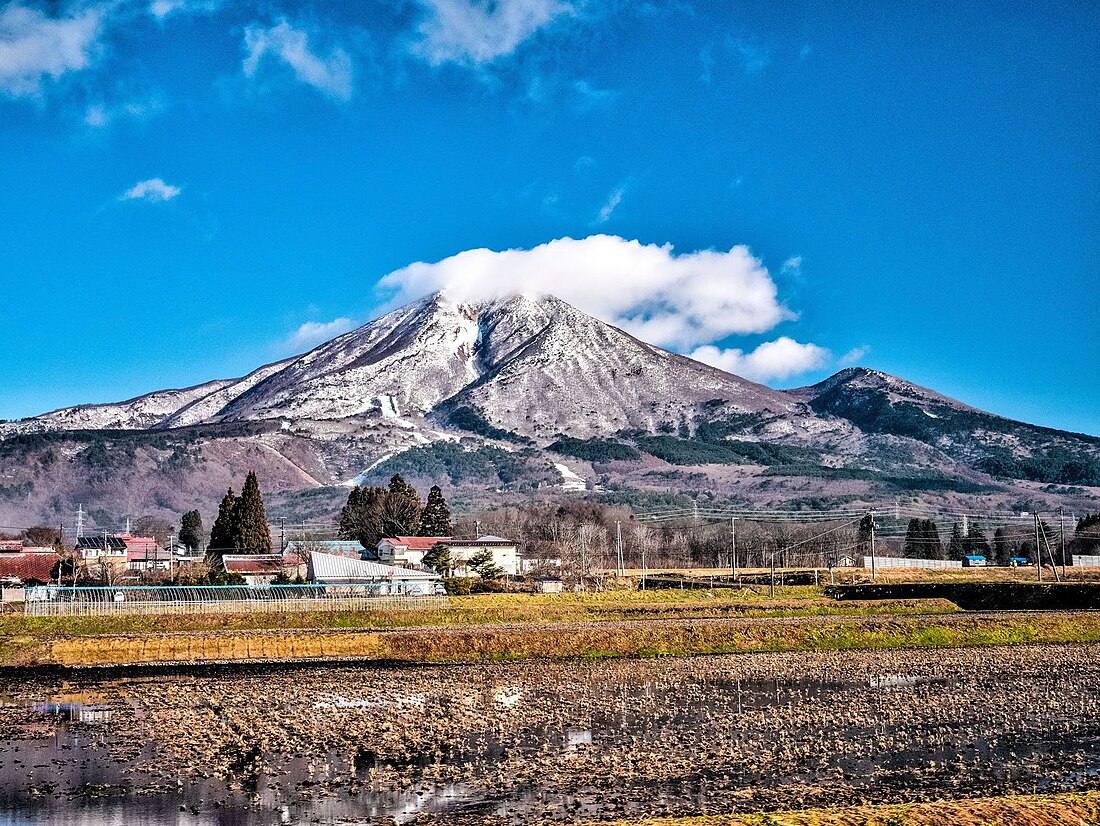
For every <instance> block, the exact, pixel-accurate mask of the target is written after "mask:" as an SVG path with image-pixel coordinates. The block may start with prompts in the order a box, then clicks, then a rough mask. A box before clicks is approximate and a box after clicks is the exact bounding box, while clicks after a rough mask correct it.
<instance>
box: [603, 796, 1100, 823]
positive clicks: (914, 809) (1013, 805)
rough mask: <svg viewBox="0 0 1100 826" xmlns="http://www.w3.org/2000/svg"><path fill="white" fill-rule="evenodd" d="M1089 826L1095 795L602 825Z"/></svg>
mask: <svg viewBox="0 0 1100 826" xmlns="http://www.w3.org/2000/svg"><path fill="white" fill-rule="evenodd" d="M628 824H629V826H1095V824H1100V793H1098V792H1081V793H1068V794H1053V795H1021V796H1011V797H979V798H974V799H972V800H946V801H938V802H935V803H902V804H893V805H880V806H850V807H844V808H838V809H804V810H801V811H790V812H767V813H756V814H728V815H709V816H707V815H704V816H700V817H680V818H672V817H670V818H663V817H659V818H646V819H644V820H620V821H613V822H608V823H605V824H602V826H628Z"/></svg>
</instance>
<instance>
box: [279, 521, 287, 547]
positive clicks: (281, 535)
mask: <svg viewBox="0 0 1100 826" xmlns="http://www.w3.org/2000/svg"><path fill="white" fill-rule="evenodd" d="M279 553H286V526H285V525H284V524H283V517H281V516H280V517H279Z"/></svg>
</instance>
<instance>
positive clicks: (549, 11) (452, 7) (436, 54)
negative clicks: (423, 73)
mask: <svg viewBox="0 0 1100 826" xmlns="http://www.w3.org/2000/svg"><path fill="white" fill-rule="evenodd" d="M418 2H419V3H420V5H421V6H422V7H423V8H424V10H425V16H424V18H423V20H421V22H420V25H419V26H418V27H417V32H418V34H419V35H420V37H419V39H418V40H417V41H415V42H414V43H413V45H412V51H413V53H414V54H415V55H417V56H418V57H420V58H422V59H424V60H426V61H427V62H428V63H429V64H431V65H432V66H441V65H443V64H445V63H456V64H459V65H465V66H473V67H477V66H484V65H487V64H489V63H492V62H493V61H495V60H498V59H500V58H502V57H505V56H507V55H510V54H512V53H513V52H515V51H516V50H517V49H518V48H519V47H520V45H521V44H523V43H524V42H525V41H526V40H528V39H529V38H530V37H531V36H533V35H534V34H535V33H536V32H538V31H539V30H540V29H543V28H545V27H547V26H548V25H550V24H551V23H553V22H554V21H556V20H558V19H560V18H562V17H564V16H567V15H570V14H572V13H573V11H574V8H573V4H572V3H570V2H565V0H496V2H490V0H418Z"/></svg>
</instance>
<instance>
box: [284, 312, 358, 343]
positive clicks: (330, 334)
mask: <svg viewBox="0 0 1100 826" xmlns="http://www.w3.org/2000/svg"><path fill="white" fill-rule="evenodd" d="M353 329H355V322H354V321H352V320H351V319H350V318H342V317H341V318H334V319H333V320H332V321H307V322H306V323H305V324H303V325H302V326H301V327H299V328H298V329H297V330H295V331H294V333H293V334H292V335H291V336H290V338H288V339H287V340H286V346H287V348H288V349H290V350H294V351H301V350H310V349H312V348H314V347H316V346H317V345H318V344H323V343H324V342H326V341H328V340H329V339H331V338H335V337H336V336H338V335H340V334H341V333H346V332H347V331H348V330H353Z"/></svg>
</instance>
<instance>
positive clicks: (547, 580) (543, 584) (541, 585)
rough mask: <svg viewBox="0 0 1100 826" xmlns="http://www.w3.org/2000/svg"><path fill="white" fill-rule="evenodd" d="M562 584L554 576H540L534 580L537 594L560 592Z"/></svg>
mask: <svg viewBox="0 0 1100 826" xmlns="http://www.w3.org/2000/svg"><path fill="white" fill-rule="evenodd" d="M564 584H565V583H563V582H562V581H561V580H560V579H559V578H558V577H556V576H540V577H538V578H537V579H536V580H535V592H536V593H539V594H560V593H561V592H562V587H563V586H564Z"/></svg>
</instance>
